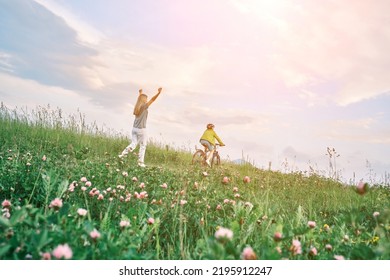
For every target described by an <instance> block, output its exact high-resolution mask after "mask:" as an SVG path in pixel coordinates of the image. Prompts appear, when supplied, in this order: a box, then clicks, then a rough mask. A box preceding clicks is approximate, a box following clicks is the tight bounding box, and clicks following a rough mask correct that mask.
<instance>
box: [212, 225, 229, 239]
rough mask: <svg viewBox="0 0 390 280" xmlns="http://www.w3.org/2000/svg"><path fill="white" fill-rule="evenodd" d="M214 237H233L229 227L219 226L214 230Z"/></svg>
mask: <svg viewBox="0 0 390 280" xmlns="http://www.w3.org/2000/svg"><path fill="white" fill-rule="evenodd" d="M215 238H216V239H217V240H224V239H227V240H232V239H233V231H231V230H230V229H227V228H224V227H220V228H219V229H218V230H217V231H216V232H215Z"/></svg>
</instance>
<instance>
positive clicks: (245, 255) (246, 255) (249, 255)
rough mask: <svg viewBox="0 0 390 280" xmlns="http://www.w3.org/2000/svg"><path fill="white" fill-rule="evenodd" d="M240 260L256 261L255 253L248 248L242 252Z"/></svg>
mask: <svg viewBox="0 0 390 280" xmlns="http://www.w3.org/2000/svg"><path fill="white" fill-rule="evenodd" d="M241 259H243V260H256V259H257V256H256V253H255V252H254V251H253V249H252V247H249V246H248V247H246V248H245V249H244V250H242V253H241Z"/></svg>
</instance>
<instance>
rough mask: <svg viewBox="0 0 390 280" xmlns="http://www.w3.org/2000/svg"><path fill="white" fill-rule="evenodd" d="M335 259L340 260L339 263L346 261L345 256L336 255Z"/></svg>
mask: <svg viewBox="0 0 390 280" xmlns="http://www.w3.org/2000/svg"><path fill="white" fill-rule="evenodd" d="M333 257H334V259H335V260H339V261H342V260H345V258H344V256H342V255H334V256H333Z"/></svg>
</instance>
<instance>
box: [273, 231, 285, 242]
mask: <svg viewBox="0 0 390 280" xmlns="http://www.w3.org/2000/svg"><path fill="white" fill-rule="evenodd" d="M282 237H283V234H282V233H281V232H278V231H277V232H275V234H274V240H275V241H276V242H279V241H281V240H282Z"/></svg>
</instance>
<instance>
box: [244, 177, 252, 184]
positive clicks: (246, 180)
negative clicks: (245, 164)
mask: <svg viewBox="0 0 390 280" xmlns="http://www.w3.org/2000/svg"><path fill="white" fill-rule="evenodd" d="M243 181H244V183H246V184H248V183H250V182H251V178H249V176H245V177H244V180H243Z"/></svg>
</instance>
